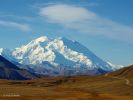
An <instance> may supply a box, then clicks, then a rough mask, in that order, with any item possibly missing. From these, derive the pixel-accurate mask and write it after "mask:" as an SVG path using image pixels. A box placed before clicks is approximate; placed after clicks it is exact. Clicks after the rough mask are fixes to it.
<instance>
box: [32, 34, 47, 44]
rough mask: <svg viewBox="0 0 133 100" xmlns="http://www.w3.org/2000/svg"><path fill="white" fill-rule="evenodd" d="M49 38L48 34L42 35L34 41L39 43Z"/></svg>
mask: <svg viewBox="0 0 133 100" xmlns="http://www.w3.org/2000/svg"><path fill="white" fill-rule="evenodd" d="M48 40H49V39H48V37H47V36H41V37H39V38H37V39H35V40H34V41H35V42H37V43H38V42H45V41H48Z"/></svg>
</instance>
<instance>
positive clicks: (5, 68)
mask: <svg viewBox="0 0 133 100" xmlns="http://www.w3.org/2000/svg"><path fill="white" fill-rule="evenodd" d="M37 77H38V76H37V75H35V74H33V73H31V72H28V71H26V70H24V69H20V68H18V67H17V66H16V65H14V64H13V63H11V62H9V61H8V60H6V59H5V58H4V57H2V56H0V79H10V80H25V79H32V78H37Z"/></svg>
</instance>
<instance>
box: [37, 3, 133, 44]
mask: <svg viewBox="0 0 133 100" xmlns="http://www.w3.org/2000/svg"><path fill="white" fill-rule="evenodd" d="M39 14H40V15H41V16H43V17H45V18H47V20H48V21H49V22H50V23H58V24H61V25H63V26H64V27H66V28H70V29H75V30H77V31H79V32H80V33H85V34H88V35H102V36H106V37H109V38H114V39H119V40H123V41H128V42H132V38H133V27H130V26H126V25H122V24H119V23H117V22H115V21H112V20H109V19H106V18H104V17H102V16H99V15H97V14H96V13H95V12H92V11H90V10H89V9H86V8H84V7H79V6H73V5H64V4H59V5H49V6H45V7H41V8H40V12H39Z"/></svg>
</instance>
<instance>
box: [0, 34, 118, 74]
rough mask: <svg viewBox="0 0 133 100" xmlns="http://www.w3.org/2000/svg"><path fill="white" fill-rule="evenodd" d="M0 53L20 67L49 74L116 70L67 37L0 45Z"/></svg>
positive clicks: (42, 38)
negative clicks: (10, 47) (10, 46)
mask: <svg viewBox="0 0 133 100" xmlns="http://www.w3.org/2000/svg"><path fill="white" fill-rule="evenodd" d="M0 55H2V56H4V57H5V58H7V59H8V60H10V61H12V62H14V63H19V64H20V65H21V67H22V66H23V67H24V68H26V69H29V70H32V71H34V72H38V73H43V74H50V75H75V74H100V73H103V72H108V71H112V70H114V69H115V67H114V66H111V64H108V63H107V62H105V61H103V60H102V59H100V58H99V57H97V56H96V55H95V54H93V53H92V52H91V51H90V50H89V49H88V48H86V47H84V46H83V45H81V44H80V43H78V42H76V41H73V40H69V39H66V38H56V39H49V38H48V37H46V36H42V37H40V38H37V39H35V40H32V41H31V42H30V43H28V44H26V45H23V46H21V47H19V48H15V49H14V50H8V49H3V48H1V49H0Z"/></svg>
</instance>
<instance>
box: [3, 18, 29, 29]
mask: <svg viewBox="0 0 133 100" xmlns="http://www.w3.org/2000/svg"><path fill="white" fill-rule="evenodd" d="M0 26H2V27H9V28H15V29H18V30H21V31H24V32H27V31H30V30H31V28H30V26H29V25H28V24H23V23H17V22H13V21H4V20H0Z"/></svg>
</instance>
